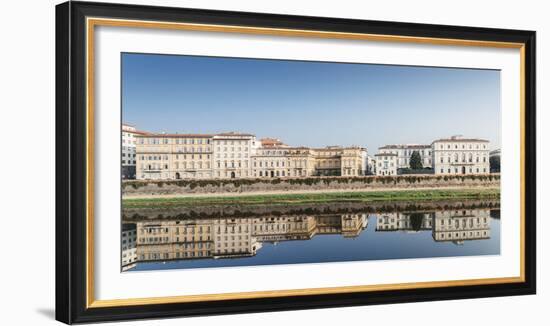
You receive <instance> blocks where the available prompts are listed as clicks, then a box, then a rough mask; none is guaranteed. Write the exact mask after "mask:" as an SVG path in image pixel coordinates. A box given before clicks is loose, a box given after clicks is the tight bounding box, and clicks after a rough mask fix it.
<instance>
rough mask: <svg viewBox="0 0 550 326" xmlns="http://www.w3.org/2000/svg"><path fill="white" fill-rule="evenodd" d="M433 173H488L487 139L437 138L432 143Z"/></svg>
mask: <svg viewBox="0 0 550 326" xmlns="http://www.w3.org/2000/svg"><path fill="white" fill-rule="evenodd" d="M432 153H433V164H434V173H435V174H485V173H489V141H487V140H484V139H474V138H470V139H468V138H462V137H459V136H453V137H451V138H445V139H438V140H435V141H434V142H433V143H432Z"/></svg>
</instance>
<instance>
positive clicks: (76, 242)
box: [55, 1, 536, 324]
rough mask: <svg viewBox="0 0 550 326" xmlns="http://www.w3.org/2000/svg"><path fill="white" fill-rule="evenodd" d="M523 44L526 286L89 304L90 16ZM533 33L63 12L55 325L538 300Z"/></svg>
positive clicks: (196, 14)
mask: <svg viewBox="0 0 550 326" xmlns="http://www.w3.org/2000/svg"><path fill="white" fill-rule="evenodd" d="M88 16H93V17H108V18H118V19H135V20H157V21H169V22H188V23H203V24H217V25H239V26H251V27H267V28H284V29H303V30H318V31H333V32H348V33H367V34H385V35H400V36H415V37H431V38H446V39H463V40H479V41H497V42H514V43H523V44H524V51H525V117H524V119H525V126H524V131H525V144H524V149H525V171H524V173H525V179H524V182H525V212H524V214H525V237H524V241H525V253H524V258H525V282H521V283H508V284H492V285H472V286H455V287H442V288H424V289H409V290H392V291H376V292H357V293H343V294H323V295H307V296H290V297H279V298H257V299H237V300H224V301H203V302H191V303H169V304H150V305H136V306H121V307H107V308H87V306H86V268H87V267H86V235H87V232H86V202H87V199H86V156H87V153H86V124H87V121H86V61H85V58H86V17H88ZM535 39H536V32H534V31H521V30H509V29H493V28H477V27H463V26H446V25H428V24H413V23H400V22H382V21H365V20H356V19H337V18H322V17H309V16H290V15H273V14H263V13H247V12H228V11H218V10H201V9H184V8H169V7H155V6H142V5H121V4H106V3H93V2H75V1H69V2H65V3H62V4H59V5H57V6H56V95H55V97H56V263H55V266H56V287H55V288H56V319H57V320H59V321H61V322H64V323H67V324H72V323H84V322H100V321H115V320H129V319H144V318H160V317H178V316H196V315H219V314H233V313H247V312H248V313H250V312H267V311H281V310H296V309H313V308H327V307H343V306H357V305H372V304H387V303H404V302H420V301H433V300H452V299H466V298H480V297H495V296H511V295H526V294H535V293H536V221H535V220H536V139H535V137H536V113H535V106H536V93H535V77H536V69H535V58H536V46H535Z"/></svg>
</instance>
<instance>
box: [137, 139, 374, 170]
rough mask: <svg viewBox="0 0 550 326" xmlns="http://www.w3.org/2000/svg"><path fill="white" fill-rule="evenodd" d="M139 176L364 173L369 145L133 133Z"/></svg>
mask: <svg viewBox="0 0 550 326" xmlns="http://www.w3.org/2000/svg"><path fill="white" fill-rule="evenodd" d="M135 144H136V149H135V153H136V154H135V155H136V178H137V179H140V180H178V179H212V178H215V179H225V178H284V177H310V176H360V175H365V174H366V172H367V151H366V149H365V148H361V147H357V146H353V147H341V146H331V147H325V148H308V147H290V146H288V145H285V144H284V143H282V142H281V141H280V140H278V139H274V138H265V139H262V140H260V141H258V140H257V139H256V137H255V136H254V135H252V134H245V133H236V132H229V133H220V134H214V135H209V134H152V133H141V134H137V135H136V136H135Z"/></svg>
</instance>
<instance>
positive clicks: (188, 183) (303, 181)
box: [122, 174, 500, 189]
mask: <svg viewBox="0 0 550 326" xmlns="http://www.w3.org/2000/svg"><path fill="white" fill-rule="evenodd" d="M428 180H437V181H441V180H443V181H458V180H460V181H461V182H464V181H466V180H472V181H475V180H478V181H482V182H492V181H497V180H500V174H472V175H438V176H435V175H398V176H363V177H306V178H272V179H261V178H249V179H209V180H165V181H154V180H144V181H136V180H124V181H123V183H122V189H126V187H132V188H133V189H139V188H141V187H145V186H148V185H156V186H157V187H159V188H162V187H164V186H178V187H183V188H189V189H195V188H197V187H199V188H204V187H208V186H210V187H226V186H233V187H235V188H238V187H241V186H249V185H254V184H272V185H275V184H280V183H288V184H290V185H308V186H311V185H319V184H325V185H330V184H333V183H337V184H343V183H347V184H349V183H364V184H401V183H408V184H415V183H421V182H423V181H428Z"/></svg>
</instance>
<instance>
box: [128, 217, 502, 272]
mask: <svg viewBox="0 0 550 326" xmlns="http://www.w3.org/2000/svg"><path fill="white" fill-rule="evenodd" d="M376 224H377V215H374V214H370V215H369V218H368V225H367V228H366V229H364V230H363V231H362V232H361V233H360V234H359V235H358V236H357V237H354V238H344V237H343V236H342V235H341V234H328V235H315V236H314V237H313V238H312V239H311V240H292V241H281V242H278V243H276V244H274V243H269V242H263V243H262V248H260V249H259V250H258V251H257V253H256V255H255V256H252V257H243V258H232V259H212V258H205V259H195V260H175V261H167V262H143V263H138V264H137V266H136V267H135V268H133V269H131V270H132V271H137V270H141V271H143V270H157V269H179V268H200V267H225V266H250V265H271V264H295V263H320V262H339V261H358V260H381V259H404V258H426V257H452V256H474V255H498V254H500V220H499V219H494V218H490V238H489V239H481V240H464V241H463V243H462V244H455V243H453V242H451V241H442V242H436V241H435V240H434V238H433V236H432V230H422V231H418V232H407V231H378V232H377V231H376Z"/></svg>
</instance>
